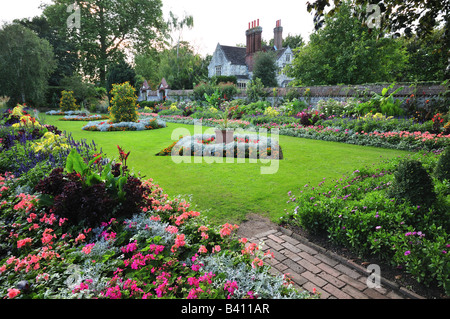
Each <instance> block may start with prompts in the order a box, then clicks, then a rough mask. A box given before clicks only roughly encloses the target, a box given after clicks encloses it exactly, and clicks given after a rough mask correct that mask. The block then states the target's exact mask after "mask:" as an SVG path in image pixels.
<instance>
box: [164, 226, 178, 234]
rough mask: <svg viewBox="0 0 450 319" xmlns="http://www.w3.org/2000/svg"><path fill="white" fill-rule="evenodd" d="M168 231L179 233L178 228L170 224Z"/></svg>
mask: <svg viewBox="0 0 450 319" xmlns="http://www.w3.org/2000/svg"><path fill="white" fill-rule="evenodd" d="M166 231H167V232H169V233H171V234H176V233H178V228H177V227H175V226H172V225H170V226H167V228H166Z"/></svg>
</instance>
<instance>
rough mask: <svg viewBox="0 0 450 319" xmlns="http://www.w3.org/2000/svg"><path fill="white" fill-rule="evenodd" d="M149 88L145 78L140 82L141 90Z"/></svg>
mask: <svg viewBox="0 0 450 319" xmlns="http://www.w3.org/2000/svg"><path fill="white" fill-rule="evenodd" d="M149 89H150V85H148V82H147V80H144V83H142V87H141V90H142V91H147V90H149Z"/></svg>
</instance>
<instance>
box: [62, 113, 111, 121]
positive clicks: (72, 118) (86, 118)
mask: <svg viewBox="0 0 450 319" xmlns="http://www.w3.org/2000/svg"><path fill="white" fill-rule="evenodd" d="M107 119H109V116H108V115H100V114H92V115H87V114H80V115H66V116H64V117H63V118H60V119H59V120H60V121H93V120H107Z"/></svg>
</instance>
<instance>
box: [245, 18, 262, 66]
mask: <svg viewBox="0 0 450 319" xmlns="http://www.w3.org/2000/svg"><path fill="white" fill-rule="evenodd" d="M245 35H246V37H247V54H246V56H245V62H246V63H247V66H248V68H249V70H250V72H251V71H252V70H253V56H254V54H255V53H256V52H258V51H261V49H262V36H261V35H262V28H261V27H260V26H259V19H258V20H254V21H252V22H249V24H248V30H247V31H246V32H245Z"/></svg>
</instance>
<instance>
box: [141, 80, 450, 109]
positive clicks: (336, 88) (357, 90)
mask: <svg viewBox="0 0 450 319" xmlns="http://www.w3.org/2000/svg"><path fill="white" fill-rule="evenodd" d="M389 85H390V84H389V83H380V84H367V85H324V86H311V87H299V88H277V92H278V93H277V98H283V97H285V96H286V94H288V93H289V94H292V93H293V92H296V93H297V95H298V96H299V99H302V100H305V101H307V102H309V104H310V105H313V106H314V105H316V104H317V102H319V101H320V100H327V99H335V100H337V101H345V100H346V99H347V98H349V97H364V96H367V97H370V96H372V94H373V93H378V94H381V91H382V90H383V88H386V87H388V86H389ZM399 87H403V90H401V91H400V92H398V93H397V94H395V95H394V97H395V98H398V99H405V98H408V97H410V96H411V95H412V94H414V96H415V97H416V99H418V102H419V104H421V103H423V102H424V101H425V100H427V99H431V98H436V97H438V96H439V94H440V93H442V92H444V91H445V87H444V86H442V85H439V84H432V83H430V84H426V83H425V84H418V85H415V86H414V85H413V86H411V83H399V84H396V85H395V86H394V87H393V88H392V89H391V90H389V92H393V91H395V90H396V89H397V88H399ZM265 90H266V92H267V93H268V97H267V100H269V101H270V102H272V101H273V88H267V89H265ZM192 94H193V90H168V91H167V99H169V100H171V101H183V100H187V99H190V98H191V97H192ZM246 97H247V94H246V92H245V91H244V90H242V91H241V92H240V93H239V94H238V95H237V96H235V97H234V98H235V99H245V98H246ZM149 98H151V99H152V100H155V99H157V98H158V95H157V94H156V92H155V91H153V92H152V93H151V94H149Z"/></svg>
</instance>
